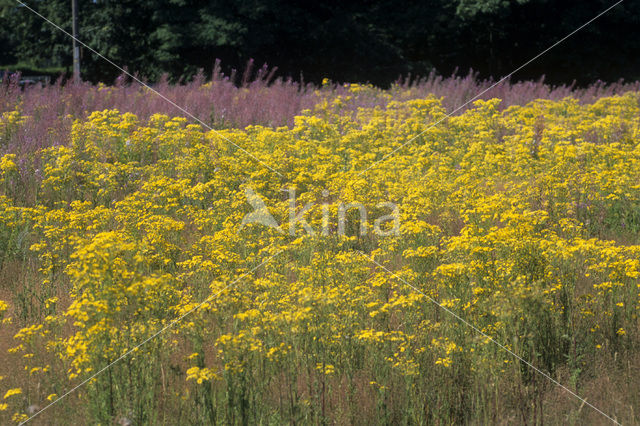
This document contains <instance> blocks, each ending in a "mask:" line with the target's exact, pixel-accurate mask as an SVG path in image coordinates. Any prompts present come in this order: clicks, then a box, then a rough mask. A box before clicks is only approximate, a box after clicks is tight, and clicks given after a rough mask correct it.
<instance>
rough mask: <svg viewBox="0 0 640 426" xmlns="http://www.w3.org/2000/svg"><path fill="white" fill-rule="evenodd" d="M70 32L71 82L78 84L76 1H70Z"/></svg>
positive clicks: (78, 54) (78, 53)
mask: <svg viewBox="0 0 640 426" xmlns="http://www.w3.org/2000/svg"><path fill="white" fill-rule="evenodd" d="M71 22H72V23H71V32H72V34H73V82H74V83H80V47H79V46H78V42H77V41H76V37H78V0H71Z"/></svg>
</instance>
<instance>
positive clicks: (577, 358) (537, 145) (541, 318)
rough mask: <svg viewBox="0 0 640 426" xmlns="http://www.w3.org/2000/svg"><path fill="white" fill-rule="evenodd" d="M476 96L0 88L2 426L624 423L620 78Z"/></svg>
mask: <svg viewBox="0 0 640 426" xmlns="http://www.w3.org/2000/svg"><path fill="white" fill-rule="evenodd" d="M490 85H491V82H478V81H476V80H475V79H474V78H473V75H470V76H468V77H465V78H461V77H450V78H441V77H438V76H435V75H432V76H429V77H428V78H425V79H422V80H416V81H406V82H398V83H397V84H395V85H393V86H392V87H391V88H389V89H386V90H382V89H379V88H375V87H372V86H369V85H359V84H346V85H338V84H334V83H332V82H329V81H326V82H325V83H324V84H323V85H322V86H321V87H313V86H311V85H303V84H297V83H294V82H291V81H282V80H275V81H274V80H273V79H272V77H271V76H270V74H269V72H268V70H266V69H264V68H263V69H262V70H261V71H259V72H258V73H257V76H246V77H245V78H244V79H243V82H242V84H240V85H236V84H234V81H233V79H232V78H229V77H225V76H223V75H222V74H221V73H217V74H214V78H213V79H212V80H211V81H209V82H206V81H205V80H204V78H200V79H196V80H194V81H193V82H190V83H187V84H185V85H182V86H177V85H176V86H173V85H169V84H167V83H161V84H159V85H157V86H154V88H155V89H156V90H158V91H160V92H161V93H163V94H164V95H165V96H167V97H168V98H170V99H171V100H173V101H174V102H176V103H177V104H178V105H180V106H182V107H184V108H185V109H186V110H188V111H189V112H190V113H192V114H193V115H195V116H197V117H199V118H201V120H202V123H199V122H194V120H191V119H188V118H185V117H183V116H182V115H183V114H181V113H180V111H177V110H176V109H175V108H173V107H172V106H171V105H170V104H168V103H166V102H165V101H163V100H162V99H160V98H159V97H158V96H157V95H155V94H154V93H152V92H150V91H149V90H148V89H145V88H143V87H141V86H137V85H133V84H126V83H125V82H122V83H121V84H117V85H115V86H108V87H107V86H91V85H89V84H86V83H82V84H78V85H70V86H62V85H60V84H57V85H52V86H48V87H44V88H41V87H31V88H27V89H25V90H24V91H23V90H21V89H20V88H19V87H18V86H17V84H16V83H15V82H11V81H5V82H3V85H2V87H0V108H1V109H0V113H1V114H0V115H1V118H0V152H1V154H0V218H1V220H0V262H1V263H0V265H1V266H0V351H1V352H2V359H3V360H4V361H3V362H2V363H1V364H0V423H2V424H10V423H12V422H14V423H20V422H24V421H27V420H29V419H30V417H31V416H35V417H33V419H32V420H30V423H33V424H64V423H91V424H114V423H116V424H136V425H137V424H210V423H213V424H218V423H219V424H258V423H259V424H283V423H292V424H300V423H302V424H306V423H314V424H315V423H320V424H369V423H375V424H460V423H462V424H512V423H516V424H543V423H547V424H609V423H612V419H613V420H615V421H617V422H620V423H624V424H635V423H639V422H640V394H639V393H638V392H637V390H638V388H639V386H640V380H639V379H638V377H640V367H639V366H640V363H639V361H640V330H639V327H638V314H639V313H640V245H639V244H640V87H639V85H638V84H637V83H631V84H625V83H618V84H613V85H605V84H596V85H594V86H591V87H588V88H584V89H576V88H573V87H571V86H568V87H549V86H547V85H545V84H544V83H543V82H529V83H527V82H524V83H509V82H505V83H501V84H500V85H498V86H496V87H495V88H494V89H492V90H490V91H488V92H487V93H485V94H484V95H483V96H482V99H479V100H476V101H474V102H473V103H471V104H469V105H468V106H465V107H464V108H462V109H460V110H459V111H457V112H456V114H453V115H452V116H450V117H448V116H447V114H448V113H449V112H451V111H453V110H455V109H456V107H458V106H460V105H462V104H463V103H464V102H465V101H466V100H467V99H469V98H471V97H473V96H474V95H475V94H477V93H479V92H481V91H482V90H484V89H486V88H488V87H489V86H490ZM435 123H437V124H436V125H434V124H435ZM205 125H206V126H209V127H211V129H209V128H207V127H205ZM248 153H250V154H251V155H248ZM267 166H268V167H267ZM247 188H250V189H251V190H253V191H255V192H256V193H259V194H260V196H261V197H262V198H263V199H264V200H265V203H266V204H267V206H268V208H269V211H270V212H271V213H272V214H273V217H274V218H275V219H276V221H277V222H278V223H279V224H281V227H282V228H284V229H289V228H288V226H289V225H288V223H289V222H290V221H291V212H290V208H291V199H290V194H291V193H289V195H288V194H287V192H286V191H283V189H288V190H295V193H296V197H297V198H296V205H295V208H296V209H297V210H296V211H298V212H299V211H301V209H303V206H304V205H307V204H310V203H313V204H312V205H311V206H310V207H309V208H308V209H307V210H306V211H303V213H304V218H305V219H306V221H307V222H308V225H309V227H310V228H311V229H313V230H315V232H314V233H313V234H311V233H309V232H307V230H306V229H304V228H303V227H302V226H298V227H297V228H295V232H294V233H288V232H280V231H281V230H278V229H274V228H270V227H267V226H263V225H260V224H247V225H245V226H241V224H242V221H243V217H244V216H245V214H247V213H250V212H251V206H250V205H249V204H248V203H247V198H246V190H247ZM356 202H357V203H361V204H362V205H363V206H365V207H366V210H367V212H368V213H369V217H370V219H371V220H369V221H367V222H366V223H362V222H361V221H359V219H361V217H359V216H358V211H357V210H349V211H348V212H347V225H346V230H345V232H344V234H345V235H342V234H343V233H340V232H337V231H338V216H339V208H338V206H339V204H340V203H356ZM385 202H387V203H394V204H395V205H397V206H398V208H399V217H398V218H397V219H398V223H399V232H397V233H389V234H388V235H380V233H375V232H372V231H373V228H374V223H373V218H376V217H381V216H383V215H385V214H388V209H386V208H385V207H384V206H383V205H381V203H385ZM390 225H391V224H390V223H386V224H384V223H383V224H382V225H381V226H382V227H385V226H386V227H387V228H385V229H388V227H389V226H390ZM320 229H326V230H327V232H319V230H320ZM522 360H524V362H523V361H522ZM107 366H109V367H108V368H106V367H107ZM96 373H99V374H97V375H95V376H94V374H96ZM85 381H86V382H85ZM558 384H562V386H559V385H558ZM78 385H82V386H80V387H78V388H77V389H76V388H75V386H78ZM70 391H71V392H70ZM574 394H575V395H574ZM576 395H579V396H580V398H584V400H581V399H580V398H577V397H576ZM585 400H586V402H585ZM49 404H52V405H49Z"/></svg>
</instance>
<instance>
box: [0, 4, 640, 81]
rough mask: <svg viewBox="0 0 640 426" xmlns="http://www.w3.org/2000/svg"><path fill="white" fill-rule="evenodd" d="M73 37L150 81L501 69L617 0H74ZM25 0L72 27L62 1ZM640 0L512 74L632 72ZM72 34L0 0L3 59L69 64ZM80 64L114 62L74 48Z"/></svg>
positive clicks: (486, 73) (12, 63) (16, 65)
mask: <svg viewBox="0 0 640 426" xmlns="http://www.w3.org/2000/svg"><path fill="white" fill-rule="evenodd" d="M78 2H79V39H80V40H82V41H83V42H85V43H87V44H88V45H89V46H91V47H92V48H94V49H96V50H97V51H98V52H100V53H102V54H103V55H105V56H106V57H108V58H109V59H111V60H112V61H114V62H115V63H117V64H119V65H122V66H126V67H127V69H128V70H129V71H130V72H136V73H138V74H139V75H140V76H143V77H145V78H147V79H149V80H150V81H154V80H155V79H157V78H158V77H159V76H160V75H161V74H163V73H168V74H169V75H170V77H171V79H172V80H173V81H177V80H179V79H180V78H186V79H188V78H189V77H190V76H192V75H194V74H195V73H196V72H197V70H198V69H204V71H205V73H210V72H211V70H212V67H213V64H214V61H215V59H216V58H219V59H221V61H222V62H221V63H222V65H223V70H224V71H225V72H229V71H230V70H231V69H232V68H235V69H239V70H240V71H241V70H242V69H244V67H245V64H246V63H247V61H248V60H249V59H250V58H253V59H254V60H255V61H256V63H258V64H259V65H262V64H263V63H268V64H269V65H270V66H272V67H278V74H277V75H279V76H283V77H292V78H294V79H296V80H299V79H301V78H303V79H304V81H307V82H320V81H321V80H322V79H323V78H325V77H327V78H330V79H332V80H334V81H338V82H344V81H349V82H356V81H360V82H371V83H374V84H376V85H380V86H387V85H388V84H390V83H391V82H393V81H395V80H396V79H397V78H398V77H400V76H407V75H408V74H411V75H413V76H416V75H425V74H427V73H429V72H430V71H431V70H436V71H437V72H438V73H441V74H444V75H450V74H451V73H453V72H454V71H455V70H456V69H457V70H458V71H459V72H460V73H464V74H466V73H467V72H468V71H469V69H471V68H473V70H475V71H477V72H478V73H479V77H481V78H486V77H494V78H499V77H501V76H503V75H506V74H508V73H509V72H511V71H513V70H514V69H515V68H517V67H518V66H520V65H521V64H522V63H524V62H526V61H527V60H529V59H531V58H532V57H534V56H535V55H537V54H538V53H540V52H541V51H543V50H544V49H546V48H547V47H549V46H550V45H552V44H553V43H554V42H556V41H557V40H559V39H561V38H562V37H564V36H566V35H567V34H569V33H570V32H572V31H573V30H575V29H576V28H578V27H579V26H581V25H582V24H584V23H585V22H587V21H588V20H589V19H591V18H593V17H594V16H596V15H597V14H598V13H599V12H601V11H603V10H604V9H606V8H607V7H609V6H611V5H612V4H613V3H614V2H613V1H610V0H609V1H598V0H588V1H557V0H426V1H417V0H409V1H405V2H398V1H395V0H369V1H352V2H341V1H337V0H332V1H323V2H315V1H313V2H300V1H292V0H210V1H198V0H122V1H112V0H78ZM26 3H27V4H28V5H29V6H30V7H32V8H34V9H35V10H37V11H38V12H40V13H42V14H43V15H44V16H46V17H47V18H49V19H51V20H52V21H53V22H55V23H57V24H59V25H60V26H62V27H63V28H65V29H66V30H67V31H69V32H71V2H70V0H46V1H44V0H38V1H34V0H30V1H27V2H26ZM639 30H640V1H631V0H628V1H624V2H623V3H621V4H620V5H618V6H616V7H615V8H614V9H613V10H611V11H609V12H608V13H607V14H606V15H604V16H603V17H601V18H600V19H598V20H597V21H595V22H594V23H592V24H591V25H589V26H587V27H586V28H585V29H583V30H582V31H580V32H578V33H577V34H575V35H574V36H573V37H571V38H569V39H568V40H566V41H565V42H563V43H561V44H560V45H559V46H558V47H556V48H555V49H553V50H551V51H550V52H548V53H547V54H545V55H544V56H542V57H541V58H540V59H539V60H537V61H535V62H534V63H532V64H530V65H529V66H527V67H526V68H525V69H523V70H522V71H520V72H518V73H517V74H516V75H515V76H514V79H516V80H522V79H531V78H535V79H538V78H540V77H541V76H542V75H545V76H546V79H545V81H547V82H549V83H553V84H559V83H571V82H572V81H573V80H576V81H577V83H578V84H580V85H583V84H588V83H591V82H594V81H596V80H604V81H616V80H619V79H621V78H624V79H625V80H636V79H640V37H639V34H638V33H639V32H640V31H639ZM71 53H72V49H71V39H70V38H69V37H68V36H67V35H65V34H63V33H62V32H60V31H58V30H57V29H55V28H54V27H53V26H51V25H50V24H48V23H47V22H45V21H44V20H42V19H41V18H39V17H38V16H36V15H34V14H33V13H32V12H30V11H29V10H27V9H26V8H25V7H23V6H21V5H20V4H19V3H18V2H16V1H15V0H0V66H1V67H2V68H12V67H13V69H22V70H29V71H30V72H32V73H34V72H35V73H38V72H40V73H42V72H51V73H57V72H60V71H63V70H66V71H70V70H71V63H72V56H71ZM81 54H82V75H83V78H84V79H87V80H90V81H94V82H95V81H104V82H107V83H109V82H111V81H113V79H114V78H115V77H116V76H117V75H118V74H119V73H120V72H119V71H118V70H117V69H115V68H114V67H113V66H112V65H110V64H108V63H107V62H105V61H104V60H102V59H100V58H98V57H96V56H95V55H94V54H92V53H91V52H89V51H88V50H87V49H84V48H83V49H82V52H81Z"/></svg>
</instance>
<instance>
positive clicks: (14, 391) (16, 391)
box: [4, 388, 22, 399]
mask: <svg viewBox="0 0 640 426" xmlns="http://www.w3.org/2000/svg"><path fill="white" fill-rule="evenodd" d="M21 393H22V388H13V389H9V390H8V391H7V393H5V394H4V399H7V398H9V397H10V396H13V395H20V394H21Z"/></svg>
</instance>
